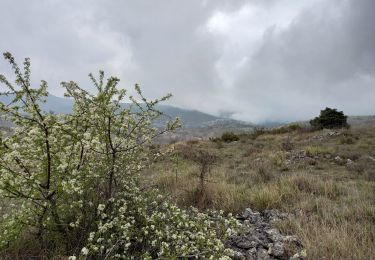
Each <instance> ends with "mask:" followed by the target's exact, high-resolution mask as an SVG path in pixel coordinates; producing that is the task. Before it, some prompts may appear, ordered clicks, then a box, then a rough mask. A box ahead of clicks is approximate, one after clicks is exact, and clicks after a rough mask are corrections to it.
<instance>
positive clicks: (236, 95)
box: [0, 0, 375, 122]
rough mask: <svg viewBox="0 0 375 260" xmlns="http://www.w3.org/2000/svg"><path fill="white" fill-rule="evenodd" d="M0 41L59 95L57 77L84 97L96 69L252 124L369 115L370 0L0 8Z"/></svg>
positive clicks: (43, 2) (60, 3)
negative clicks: (325, 111)
mask: <svg viewBox="0 0 375 260" xmlns="http://www.w3.org/2000/svg"><path fill="white" fill-rule="evenodd" d="M0 37H1V38H0V51H1V52H4V51H10V52H12V53H13V54H14V55H15V56H16V58H18V59H19V61H20V62H21V59H23V58H24V57H30V58H31V59H32V70H33V78H32V79H33V81H34V82H35V83H38V81H39V80H40V79H45V80H47V81H48V82H49V85H50V92H51V93H52V94H55V95H58V96H62V95H63V89H61V87H60V85H59V83H60V82H61V81H67V80H74V81H76V82H78V83H79V84H80V85H81V86H82V87H85V88H86V89H93V88H92V87H91V85H90V82H89V80H88V77H87V74H88V73H89V72H97V71H98V70H99V69H103V70H104V71H106V73H107V75H108V76H109V75H115V76H118V77H119V78H120V79H121V82H122V86H123V87H125V88H132V86H133V85H134V83H139V84H140V85H141V87H142V89H143V91H144V93H145V95H146V96H148V97H150V98H156V97H159V96H162V95H163V94H166V93H168V92H171V93H172V94H173V95H174V97H173V99H172V100H171V101H170V102H169V103H170V104H173V105H176V106H179V107H184V108H192V109H198V110H201V111H204V112H208V113H212V114H216V115H220V114H226V115H231V116H232V117H233V118H236V119H242V120H249V121H253V122H262V121H267V120H300V119H308V118H311V117H313V116H315V115H317V114H318V113H319V110H320V109H322V108H324V107H326V106H329V107H336V108H338V109H340V110H344V112H345V113H347V114H350V115H364V114H375V1H374V0H347V1H346V0H253V1H241V0H215V1H213V0H212V1H210V0H136V1H130V0H129V1H123V0H121V1H120V0H117V1H114V0H87V1H81V0H24V1H17V0H1V15H0ZM0 73H6V74H8V73H9V68H8V65H7V64H6V63H5V62H4V61H3V60H1V61H0Z"/></svg>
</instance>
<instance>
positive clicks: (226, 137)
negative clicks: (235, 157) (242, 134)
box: [221, 132, 240, 143]
mask: <svg viewBox="0 0 375 260" xmlns="http://www.w3.org/2000/svg"><path fill="white" fill-rule="evenodd" d="M239 139H240V138H239V137H238V135H236V134H235V133H233V132H225V133H223V134H222V136H221V140H222V141H223V142H226V143H230V142H235V141H238V140H239Z"/></svg>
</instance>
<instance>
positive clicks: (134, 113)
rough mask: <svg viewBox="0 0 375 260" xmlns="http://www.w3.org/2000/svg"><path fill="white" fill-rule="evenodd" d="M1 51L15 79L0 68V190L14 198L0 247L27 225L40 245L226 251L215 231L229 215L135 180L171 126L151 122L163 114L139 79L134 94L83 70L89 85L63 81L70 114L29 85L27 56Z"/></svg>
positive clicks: (87, 252) (108, 253) (90, 250)
mask: <svg viewBox="0 0 375 260" xmlns="http://www.w3.org/2000/svg"><path fill="white" fill-rule="evenodd" d="M4 57H5V59H6V60H8V61H9V62H10V64H11V65H12V68H13V70H14V72H15V76H16V79H15V84H12V83H10V81H8V79H7V78H6V77H5V76H3V75H0V82H2V83H3V84H4V85H5V86H6V87H7V90H6V91H3V92H1V95H7V96H9V97H11V99H12V101H11V102H10V103H9V104H4V103H1V102H0V114H1V115H2V117H4V119H6V120H8V121H12V122H13V123H14V125H15V127H14V130H13V134H11V135H4V134H3V135H1V136H0V196H1V197H2V198H6V199H7V200H9V201H12V203H13V204H10V205H11V206H10V207H8V208H9V209H7V213H6V214H4V215H3V216H2V219H1V222H0V230H1V232H0V247H1V248H5V247H7V246H8V245H9V244H10V243H12V241H16V240H17V239H19V238H20V236H21V235H22V234H23V233H25V232H27V233H29V234H31V235H33V236H35V238H36V239H38V241H39V242H40V243H41V244H42V245H44V246H45V250H46V251H53V250H56V249H58V250H59V251H60V252H61V251H63V252H65V254H68V255H71V259H75V258H77V257H80V258H86V257H91V258H98V257H99V258H132V257H139V258H145V259H147V258H160V257H163V258H173V257H189V256H201V257H210V256H212V257H213V258H215V259H216V258H218V257H221V256H223V255H224V251H225V249H224V246H223V243H222V241H223V240H224V239H225V237H226V236H227V235H228V233H230V232H232V229H233V227H235V226H236V221H235V220H234V219H232V218H230V217H228V218H224V217H223V216H222V214H220V213H218V212H209V213H200V212H197V211H196V210H194V209H191V210H188V211H185V210H181V209H179V208H177V207H176V206H174V205H173V204H171V203H169V202H168V200H166V198H163V197H161V196H160V195H158V193H157V191H155V190H149V189H146V190H141V189H140V184H139V173H140V171H141V170H142V169H143V168H145V167H147V166H148V165H149V164H150V163H152V162H153V161H154V160H156V159H157V158H158V157H159V156H162V155H163V154H166V153H168V151H163V150H159V151H156V150H155V149H149V148H148V147H150V145H151V144H152V140H153V138H155V137H157V136H158V135H160V134H163V133H164V132H166V131H170V130H173V129H175V128H176V127H178V125H179V122H178V120H172V121H170V122H168V123H167V125H166V126H165V128H163V129H156V128H154V127H153V124H152V123H153V121H154V120H155V119H156V118H158V117H159V116H161V115H162V113H161V112H159V111H157V109H156V105H157V104H158V103H159V102H162V101H164V100H166V99H168V98H169V97H170V95H167V96H165V97H163V98H161V99H157V100H153V101H148V100H147V99H146V98H145V97H144V96H143V95H142V92H141V90H140V88H139V86H138V85H136V87H135V89H136V92H137V94H138V96H139V98H138V99H140V100H141V103H140V102H138V101H137V100H136V98H133V97H132V96H129V97H128V99H129V100H130V101H131V105H130V107H124V106H123V103H124V102H126V99H125V98H126V97H127V95H126V91H125V90H123V89H119V88H118V87H117V85H118V82H119V79H117V78H114V77H111V78H109V79H108V80H107V81H104V73H103V72H100V74H99V78H98V79H96V78H94V76H93V75H91V74H90V78H91V80H92V82H93V84H94V86H95V87H96V89H97V93H96V94H95V95H93V94H90V93H89V92H87V91H85V90H84V89H82V88H80V87H79V86H78V85H77V84H76V83H74V82H63V83H62V86H63V87H64V88H65V90H66V96H67V97H68V98H71V99H73V100H74V108H73V111H72V113H71V114H67V115H56V114H53V113H47V112H45V111H43V109H42V107H41V103H42V102H46V99H47V97H48V92H47V83H46V82H45V81H42V82H41V85H40V87H38V88H32V87H31V83H30V61H29V59H25V62H24V67H23V71H21V69H20V68H19V66H18V65H17V63H16V62H15V60H14V58H13V56H12V55H11V54H10V53H5V54H4Z"/></svg>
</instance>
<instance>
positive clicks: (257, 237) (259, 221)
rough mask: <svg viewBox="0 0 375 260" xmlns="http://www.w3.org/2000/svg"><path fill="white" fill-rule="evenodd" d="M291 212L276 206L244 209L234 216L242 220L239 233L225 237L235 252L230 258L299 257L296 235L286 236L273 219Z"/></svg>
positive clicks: (288, 216) (248, 259) (298, 244)
mask: <svg viewBox="0 0 375 260" xmlns="http://www.w3.org/2000/svg"><path fill="white" fill-rule="evenodd" d="M293 217H294V215H293V214H288V213H283V212H280V211H278V210H275V209H273V210H265V211H264V212H257V211H253V210H251V209H250V208H248V209H246V210H244V212H242V214H239V215H238V216H237V219H238V220H239V221H240V222H241V223H242V230H241V231H240V232H239V234H236V235H232V236H230V237H229V238H228V240H227V242H226V246H227V247H228V248H230V249H232V250H233V251H234V252H235V253H234V254H233V256H232V258H233V259H246V260H252V259H253V260H265V259H270V260H274V259H292V258H293V257H294V258H293V259H303V258H304V257H303V253H301V252H302V250H303V246H302V243H301V241H300V240H299V239H298V238H297V237H296V236H290V235H289V236H286V235H283V234H281V232H280V231H279V230H278V229H277V228H276V227H275V226H274V224H275V222H277V221H280V220H284V219H290V218H293Z"/></svg>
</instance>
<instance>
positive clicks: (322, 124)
mask: <svg viewBox="0 0 375 260" xmlns="http://www.w3.org/2000/svg"><path fill="white" fill-rule="evenodd" d="M347 118H348V117H347V116H346V115H344V112H342V111H337V109H332V108H329V107H326V109H324V110H321V111H320V115H319V116H318V117H315V118H314V119H312V120H310V125H311V126H312V127H314V128H316V129H323V128H342V127H345V128H348V127H349V125H348V123H347Z"/></svg>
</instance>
